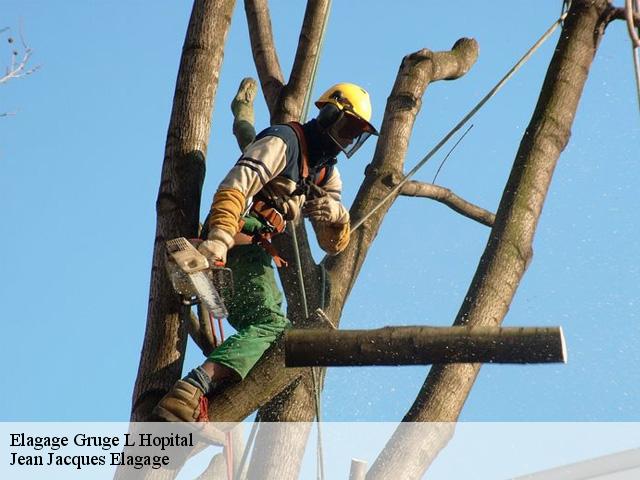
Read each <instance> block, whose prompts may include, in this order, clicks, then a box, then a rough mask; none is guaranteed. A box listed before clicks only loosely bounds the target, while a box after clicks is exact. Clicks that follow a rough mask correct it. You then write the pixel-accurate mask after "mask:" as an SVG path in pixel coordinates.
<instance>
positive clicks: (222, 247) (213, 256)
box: [198, 228, 233, 267]
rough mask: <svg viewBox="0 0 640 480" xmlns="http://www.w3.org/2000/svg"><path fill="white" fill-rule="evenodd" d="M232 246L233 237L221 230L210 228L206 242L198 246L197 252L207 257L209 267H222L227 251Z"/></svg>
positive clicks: (225, 261) (225, 260)
mask: <svg viewBox="0 0 640 480" xmlns="http://www.w3.org/2000/svg"><path fill="white" fill-rule="evenodd" d="M232 246H233V237H232V236H231V235H230V234H229V233H227V232H225V231H224V230H221V229H220V228H212V229H211V230H210V231H209V235H208V237H207V240H205V241H204V242H202V243H201V244H200V245H199V246H198V251H199V252H200V253H201V254H202V255H204V256H205V257H207V260H208V261H209V266H211V267H213V266H218V267H223V266H224V265H225V264H226V263H227V251H228V250H229V249H230V248H231V247H232Z"/></svg>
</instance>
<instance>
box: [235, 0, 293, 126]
mask: <svg viewBox="0 0 640 480" xmlns="http://www.w3.org/2000/svg"><path fill="white" fill-rule="evenodd" d="M244 10H245V13H246V15H247V24H248V26H249V38H250V40H251V51H252V52H253V60H254V62H255V64H256V69H257V71H258V78H259V79H260V85H261V86H262V93H263V94H264V98H265V101H266V102H267V107H268V108H269V113H270V114H271V115H272V116H273V113H274V111H275V108H276V104H277V102H278V97H279V96H280V90H281V89H282V87H283V85H284V77H283V75H282V69H281V68H280V62H279V61H278V54H277V52H276V47H275V44H274V41H273V30H272V29H271V18H270V16H269V6H268V3H267V0H245V2H244Z"/></svg>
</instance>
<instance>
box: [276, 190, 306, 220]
mask: <svg viewBox="0 0 640 480" xmlns="http://www.w3.org/2000/svg"><path fill="white" fill-rule="evenodd" d="M304 199H305V197H304V195H299V196H298V195H295V196H292V197H290V198H289V199H288V200H287V201H286V202H284V203H283V204H282V217H283V218H284V219H285V220H287V221H291V220H295V219H296V218H298V217H299V216H300V206H301V205H303V204H304Z"/></svg>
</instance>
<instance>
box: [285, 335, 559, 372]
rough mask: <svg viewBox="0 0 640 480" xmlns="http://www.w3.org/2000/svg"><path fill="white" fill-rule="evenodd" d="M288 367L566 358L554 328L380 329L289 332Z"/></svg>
mask: <svg viewBox="0 0 640 480" xmlns="http://www.w3.org/2000/svg"><path fill="white" fill-rule="evenodd" d="M284 344H285V365H287V367H317V366H320V367H353V366H373V365H387V366H397V365H431V364H434V363H472V362H478V363H553V362H566V347H565V343H564V337H563V335H562V329H560V328H559V327H544V328H535V327H504V328H503V327H486V326H479V327H469V326H464V327H385V328H378V329H374V330H319V329H318V330H316V329H313V330H311V329H309V330H302V329H296V330H288V331H287V332H286V334H285V340H284Z"/></svg>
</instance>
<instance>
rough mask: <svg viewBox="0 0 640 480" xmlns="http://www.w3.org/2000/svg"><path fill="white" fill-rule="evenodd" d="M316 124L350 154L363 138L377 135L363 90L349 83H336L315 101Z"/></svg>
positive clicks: (368, 100) (356, 148)
mask: <svg viewBox="0 0 640 480" xmlns="http://www.w3.org/2000/svg"><path fill="white" fill-rule="evenodd" d="M315 104H316V107H318V108H319V109H320V113H319V114H318V123H319V124H320V126H321V128H322V129H323V130H324V131H325V133H326V134H327V135H329V137H330V138H331V139H332V140H333V141H334V142H335V143H336V144H337V145H338V146H339V147H340V149H341V150H342V151H343V152H344V153H345V155H346V156H347V157H351V156H352V155H353V154H354V153H355V152H356V150H358V149H359V148H360V147H361V146H362V144H363V143H364V142H365V140H366V139H367V138H369V137H370V136H371V135H378V131H377V130H376V128H375V127H374V126H373V125H372V124H371V123H370V120H371V100H370V99H369V94H368V93H367V91H366V90H365V89H364V88H362V87H359V86H358V85H355V84H353V83H338V84H336V85H334V86H332V87H331V88H330V89H329V90H327V91H326V92H324V93H323V94H322V95H321V96H320V98H318V100H316V102H315Z"/></svg>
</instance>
